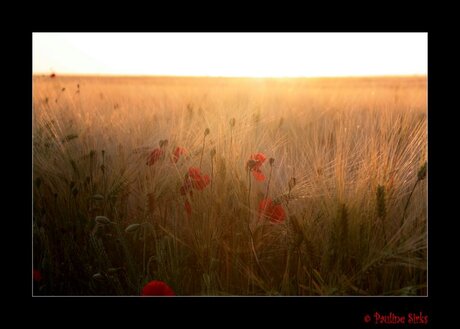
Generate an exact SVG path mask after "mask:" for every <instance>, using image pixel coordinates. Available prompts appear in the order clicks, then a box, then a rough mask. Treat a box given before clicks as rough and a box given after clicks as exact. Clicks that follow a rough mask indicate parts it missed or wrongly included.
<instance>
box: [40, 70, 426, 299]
mask: <svg viewBox="0 0 460 329" xmlns="http://www.w3.org/2000/svg"><path fill="white" fill-rule="evenodd" d="M32 91H33V104H32V107H33V109H32V114H33V127H32V134H33V142H32V152H33V221H32V225H33V236H32V238H33V262H34V264H33V267H34V268H35V269H37V270H39V271H40V273H41V279H40V280H39V281H35V282H34V285H33V289H34V294H37V295H139V294H140V291H141V290H142V287H143V286H144V285H145V284H146V283H147V282H148V281H150V280H161V281H164V282H166V283H167V284H168V285H169V286H171V287H172V289H173V290H174V291H175V293H176V294H177V295H212V296H216V295H217V296H220V295H304V296H317V295H426V292H427V180H426V172H427V171H426V168H427V166H426V161H427V85H426V77H422V76H421V77H381V78H317V79H314V78H308V79H307V78H298V79H295V78H290V79H262V78H260V79H259V78H186V77H151V78H150V77H97V76H94V77H90V76H86V77H85V76H80V77H79V76H59V75H58V76H55V77H53V78H52V77H50V76H34V77H33V81H32ZM166 141H167V142H166ZM178 148H180V149H181V150H183V151H181V152H177V150H178ZM155 149H157V150H158V151H157V153H156V154H159V156H153V157H152V152H155V151H154V150H155ZM158 152H161V153H158ZM256 154H263V156H264V157H265V158H266V160H265V161H261V163H259V165H260V166H259V168H260V170H261V172H262V173H263V175H264V177H265V179H264V180H263V181H261V180H257V179H256V176H255V175H254V169H253V170H252V171H251V168H253V167H251V166H249V168H248V164H250V162H249V163H248V161H249V160H251V159H252V160H253V161H254V158H255V157H254V156H255V155H256ZM270 159H273V160H270ZM190 168H197V169H199V170H200V175H201V176H200V177H199V178H200V179H201V178H204V177H205V176H206V175H207V177H209V183H206V184H204V185H203V186H201V185H199V186H197V185H193V186H192V187H190V191H189V190H187V182H190V179H195V178H194V176H193V175H191V171H190ZM193 182H196V181H193ZM200 182H201V181H200ZM184 187H185V193H184ZM190 192H192V193H190ZM268 199H270V200H271V201H270V202H272V203H273V206H276V207H280V208H278V209H282V212H283V214H284V216H280V217H279V218H278V219H279V220H273V218H269V215H267V211H266V210H267V209H266V204H267V203H265V204H264V205H265V206H264V207H262V208H261V204H262V203H261V202H262V201H263V200H268ZM133 224H139V225H133Z"/></svg>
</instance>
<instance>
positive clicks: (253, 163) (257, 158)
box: [248, 153, 267, 182]
mask: <svg viewBox="0 0 460 329" xmlns="http://www.w3.org/2000/svg"><path fill="white" fill-rule="evenodd" d="M266 159H267V158H266V157H265V155H264V154H263V153H255V154H252V155H251V160H249V161H248V167H249V170H250V171H251V172H252V175H253V176H254V178H255V179H256V180H257V181H259V182H263V181H264V180H265V175H264V173H263V172H262V170H260V167H261V166H262V165H263V163H264V162H265V160H266Z"/></svg>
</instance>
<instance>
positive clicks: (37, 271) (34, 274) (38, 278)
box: [33, 269, 42, 282]
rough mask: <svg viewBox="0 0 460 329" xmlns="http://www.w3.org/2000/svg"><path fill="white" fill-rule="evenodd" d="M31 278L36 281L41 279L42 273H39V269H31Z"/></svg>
mask: <svg viewBox="0 0 460 329" xmlns="http://www.w3.org/2000/svg"><path fill="white" fill-rule="evenodd" d="M33 278H34V281H36V282H39V281H41V280H42V274H41V273H40V271H39V270H36V269H34V270H33Z"/></svg>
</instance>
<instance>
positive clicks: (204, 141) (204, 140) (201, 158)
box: [200, 136, 206, 168]
mask: <svg viewBox="0 0 460 329" xmlns="http://www.w3.org/2000/svg"><path fill="white" fill-rule="evenodd" d="M205 143H206V136H204V137H203V147H202V148H201V157H200V168H201V163H202V162H203V154H204V145H205Z"/></svg>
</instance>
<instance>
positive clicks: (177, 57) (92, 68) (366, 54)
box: [32, 33, 428, 77]
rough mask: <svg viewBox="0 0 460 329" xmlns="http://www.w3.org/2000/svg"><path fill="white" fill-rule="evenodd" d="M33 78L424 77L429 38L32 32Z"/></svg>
mask: <svg viewBox="0 0 460 329" xmlns="http://www.w3.org/2000/svg"><path fill="white" fill-rule="evenodd" d="M32 51H33V54H32V57H33V59H32V68H33V74H50V73H56V74H97V75H161V76H163V75H172V76H229V77H331V76H379V75H425V74H427V65H428V34H427V33H33V39H32Z"/></svg>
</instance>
